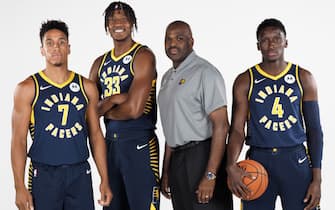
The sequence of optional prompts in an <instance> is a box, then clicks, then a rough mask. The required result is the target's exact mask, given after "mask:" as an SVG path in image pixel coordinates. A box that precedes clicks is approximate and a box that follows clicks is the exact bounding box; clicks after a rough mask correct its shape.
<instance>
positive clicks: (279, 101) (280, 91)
mask: <svg viewBox="0 0 335 210" xmlns="http://www.w3.org/2000/svg"><path fill="white" fill-rule="evenodd" d="M286 76H289V75H286ZM291 76H292V77H293V75H291ZM292 77H290V76H289V77H285V81H286V82H287V83H288V84H292V83H294V82H295V78H294V77H293V79H292ZM257 95H258V97H257V98H255V101H256V102H257V103H260V104H265V103H266V104H268V103H270V104H271V105H272V108H271V110H270V112H267V113H268V114H271V116H268V115H267V114H264V115H263V116H262V117H261V118H260V119H259V121H258V122H259V123H260V124H262V125H263V126H264V128H266V129H268V130H272V131H286V130H288V129H290V128H291V127H292V125H294V124H295V123H297V121H298V120H297V118H296V117H295V116H294V115H293V113H287V110H285V109H284V108H283V104H284V103H286V104H287V103H295V102H298V101H297V99H298V96H296V95H295V93H294V90H293V89H292V88H290V87H286V86H285V85H280V86H277V85H276V84H274V85H271V86H270V85H269V86H265V87H264V89H262V90H260V91H258V93H257Z"/></svg>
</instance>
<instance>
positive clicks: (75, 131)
mask: <svg viewBox="0 0 335 210" xmlns="http://www.w3.org/2000/svg"><path fill="white" fill-rule="evenodd" d="M32 78H33V80H34V82H35V98H34V101H33V104H32V113H31V120H30V135H31V138H32V140H33V143H32V146H31V147H30V150H29V153H28V155H29V157H30V158H31V159H32V161H35V162H39V163H44V164H48V165H63V164H75V163H80V162H83V161H85V160H87V158H88V155H89V153H88V148H87V136H88V126H87V124H86V108H87V103H88V98H87V96H86V94H85V91H84V88H83V81H82V77H81V76H80V75H78V74H76V73H74V72H71V76H70V77H69V79H68V80H67V81H66V82H64V83H63V84H57V83H54V82H53V81H51V80H50V79H49V78H48V77H47V76H46V75H45V74H44V73H43V72H42V71H41V72H38V73H36V74H34V75H32Z"/></svg>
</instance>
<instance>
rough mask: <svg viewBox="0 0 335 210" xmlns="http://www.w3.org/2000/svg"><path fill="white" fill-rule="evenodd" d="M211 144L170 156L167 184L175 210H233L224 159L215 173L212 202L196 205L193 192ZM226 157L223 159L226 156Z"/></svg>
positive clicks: (202, 170)
mask: <svg viewBox="0 0 335 210" xmlns="http://www.w3.org/2000/svg"><path fill="white" fill-rule="evenodd" d="M210 146H211V141H203V142H201V143H198V144H194V145H193V146H191V147H185V149H178V150H176V151H174V152H173V153H172V156H171V162H170V169H169V184H170V187H171V194H172V204H173V208H174V210H232V209H233V200H232V194H231V192H230V191H229V189H228V187H227V174H226V172H225V163H226V158H224V159H223V161H222V163H221V167H220V169H219V170H218V172H217V179H216V187H215V191H214V195H213V198H212V200H210V202H209V203H207V204H200V203H198V201H197V196H196V193H195V191H196V190H197V188H198V185H199V183H200V180H201V179H202V178H203V176H204V174H205V172H206V167H207V162H208V158H209V153H210ZM225 156H226V155H225Z"/></svg>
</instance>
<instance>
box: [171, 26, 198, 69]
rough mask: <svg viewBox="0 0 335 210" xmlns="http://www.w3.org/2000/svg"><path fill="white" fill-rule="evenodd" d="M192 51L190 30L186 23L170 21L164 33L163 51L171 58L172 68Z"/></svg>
mask: <svg viewBox="0 0 335 210" xmlns="http://www.w3.org/2000/svg"><path fill="white" fill-rule="evenodd" d="M192 51H193V38H192V32H191V30H190V28H189V26H188V25H187V24H184V23H180V22H177V23H172V24H170V25H169V26H168V27H167V29H166V33H165V52H166V55H167V56H168V57H169V58H170V59H171V60H172V62H173V66H174V68H177V67H178V66H179V64H180V63H181V62H183V61H184V59H185V58H186V57H187V56H188V55H189V54H190V53H191V52H192Z"/></svg>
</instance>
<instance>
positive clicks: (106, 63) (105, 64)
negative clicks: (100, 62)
mask: <svg viewBox="0 0 335 210" xmlns="http://www.w3.org/2000/svg"><path fill="white" fill-rule="evenodd" d="M110 62H112V60H109V61H107V62H105V63H104V66H107V65H108V64H109V63H110Z"/></svg>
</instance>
